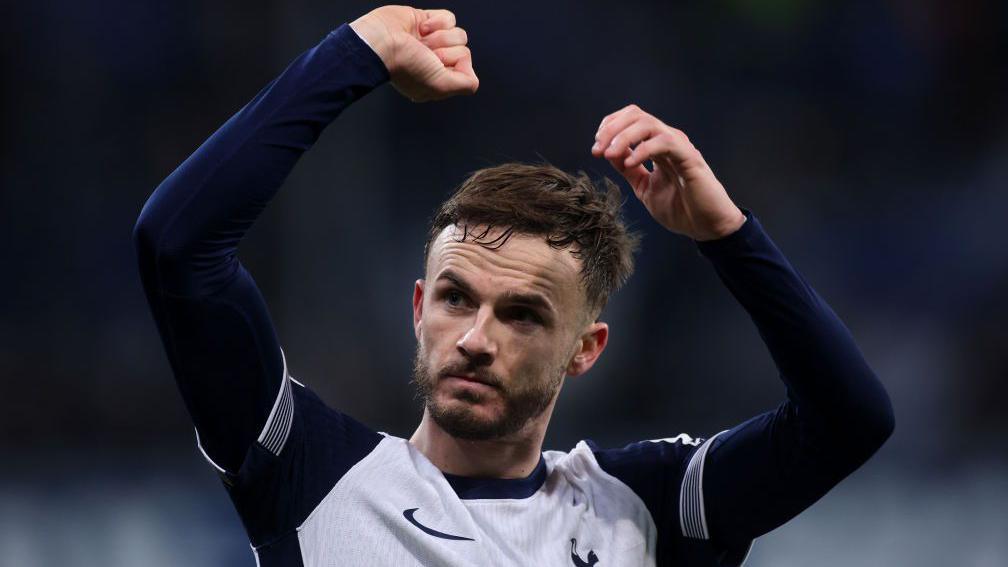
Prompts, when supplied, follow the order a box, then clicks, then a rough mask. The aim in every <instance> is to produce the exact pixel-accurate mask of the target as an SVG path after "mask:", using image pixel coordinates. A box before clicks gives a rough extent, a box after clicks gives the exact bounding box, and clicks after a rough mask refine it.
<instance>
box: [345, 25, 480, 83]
mask: <svg viewBox="0 0 1008 567" xmlns="http://www.w3.org/2000/svg"><path fill="white" fill-rule="evenodd" d="M350 27H352V28H353V29H354V31H356V32H357V33H358V34H359V35H360V36H361V37H362V38H364V40H365V41H367V43H368V45H370V46H371V47H372V49H374V50H375V53H377V54H378V56H379V57H381V60H382V62H383V63H385V67H386V68H387V69H388V71H389V76H390V77H391V79H392V85H393V86H394V87H395V88H396V90H398V91H399V92H400V93H402V94H403V95H405V96H406V97H407V98H409V99H410V100H412V101H414V102H423V101H428V100H439V99H443V98H448V97H450V96H454V95H458V94H472V93H475V92H476V89H477V88H479V79H478V78H477V77H476V72H475V71H473V66H472V54H471V53H470V52H469V48H468V47H466V42H467V41H468V38H467V37H466V32H465V30H464V29H462V28H460V27H456V26H455V14H452V13H451V12H449V11H448V10H417V9H415V8H410V7H409V6H382V7H381V8H376V9H374V10H372V11H370V12H368V13H367V14H365V15H363V16H361V17H360V18H357V19H356V20H354V21H353V22H352V23H351V24H350Z"/></svg>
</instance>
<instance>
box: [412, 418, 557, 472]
mask: <svg viewBox="0 0 1008 567" xmlns="http://www.w3.org/2000/svg"><path fill="white" fill-rule="evenodd" d="M550 410H552V408H549V409H547V411H545V412H543V415H542V416H540V418H538V419H534V420H532V421H530V422H529V423H528V424H527V425H526V426H525V427H524V428H522V429H521V430H520V431H518V432H517V433H515V434H514V435H511V436H508V437H507V438H505V439H493V440H489V441H471V440H468V439H459V438H458V437H453V436H452V435H450V434H448V433H447V432H446V431H445V430H444V429H442V428H441V426H439V425H438V424H437V423H435V421H434V420H433V419H432V418H431V416H430V413H429V412H427V411H426V410H424V415H423V419H422V420H421V421H420V426H419V427H417V430H416V431H415V432H414V433H413V436H412V437H410V440H409V442H410V443H411V444H412V445H413V446H414V447H416V448H417V449H418V450H419V451H420V452H421V453H423V455H424V456H425V457H427V459H428V460H429V461H430V462H432V463H434V466H436V467H437V468H438V469H440V470H441V471H442V472H446V473H449V474H454V475H458V476H468V477H480V478H524V477H526V476H528V475H529V474H531V473H532V471H533V470H535V467H536V465H537V464H539V458H540V456H541V453H542V443H543V438H544V437H545V436H546V425H547V424H548V422H549V415H550V414H551V413H552V411H550Z"/></svg>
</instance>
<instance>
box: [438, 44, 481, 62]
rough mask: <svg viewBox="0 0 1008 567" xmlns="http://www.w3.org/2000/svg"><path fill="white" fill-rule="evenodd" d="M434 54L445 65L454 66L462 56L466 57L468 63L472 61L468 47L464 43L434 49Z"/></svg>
mask: <svg viewBox="0 0 1008 567" xmlns="http://www.w3.org/2000/svg"><path fill="white" fill-rule="evenodd" d="M434 55H437V56H438V59H440V60H441V63H444V65H445V67H454V66H455V65H457V64H458V63H459V62H460V61H462V59H464V58H468V59H469V61H470V63H471V62H472V54H471V52H470V51H469V48H468V47H466V46H464V45H456V46H453V47H442V48H440V49H435V50H434Z"/></svg>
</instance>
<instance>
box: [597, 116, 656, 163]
mask: <svg viewBox="0 0 1008 567" xmlns="http://www.w3.org/2000/svg"><path fill="white" fill-rule="evenodd" d="M656 130H657V129H656V124H655V122H654V120H650V117H649V116H644V117H641V118H638V119H637V121H636V122H632V123H630V124H628V125H627V126H626V128H623V130H621V131H619V132H617V133H616V135H615V136H613V138H612V140H611V141H610V142H609V145H608V146H607V147H606V148H605V150H603V153H604V155H605V157H607V158H610V157H616V156H622V155H626V154H627V153H629V149H630V147H631V146H635V145H638V144H639V143H640V142H643V141H644V140H647V139H648V138H651V137H652V136H654V135H655V134H656V133H657V131H656Z"/></svg>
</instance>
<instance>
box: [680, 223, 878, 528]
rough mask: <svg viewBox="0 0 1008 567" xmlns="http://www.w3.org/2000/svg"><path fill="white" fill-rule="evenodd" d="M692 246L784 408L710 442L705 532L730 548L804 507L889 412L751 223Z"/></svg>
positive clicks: (864, 446)
mask: <svg viewBox="0 0 1008 567" xmlns="http://www.w3.org/2000/svg"><path fill="white" fill-rule="evenodd" d="M746 216H747V218H748V220H747V221H746V222H745V223H744V224H743V225H742V228H741V229H739V230H738V231H736V232H735V233H734V234H732V235H730V236H728V237H726V238H723V239H720V240H715V241H710V242H701V243H698V246H699V248H700V251H701V252H702V253H703V254H704V255H705V256H706V257H707V258H708V259H709V260H710V261H711V263H712V264H713V265H714V268H715V270H717V273H718V276H719V277H720V278H721V280H722V281H723V282H724V284H725V285H726V286H727V287H728V289H729V290H730V291H731V293H732V295H734V296H735V298H736V299H737V300H738V302H739V303H740V304H741V305H742V307H743V308H745V310H746V311H747V312H748V313H749V316H750V317H751V318H752V320H753V322H754V323H755V324H756V328H757V329H758V330H759V334H760V336H761V337H762V338H763V342H765V343H766V345H767V348H768V349H769V350H770V355H771V356H772V357H773V360H774V363H775V364H776V365H777V369H778V370H779V372H780V377H781V380H783V382H784V384H785V386H786V391H787V399H786V400H785V401H784V402H782V403H781V405H780V406H778V407H777V408H776V409H775V410H774V411H771V412H768V413H765V414H763V415H759V416H757V417H754V418H752V419H750V420H749V421H746V422H745V423H743V424H741V425H738V426H736V427H734V428H732V429H731V430H729V431H727V432H725V433H723V434H721V435H719V436H718V437H717V439H715V441H714V443H713V445H712V446H711V448H710V450H709V454H708V455H707V459H706V461H707V462H706V467H705V472H704V475H703V498H704V503H705V506H706V524H707V525H706V533H703V535H707V536H709V537H710V538H711V539H712V540H714V541H719V542H722V543H725V544H732V543H737V542H741V541H748V540H750V539H752V538H754V537H757V536H760V535H763V534H765V533H767V532H769V531H770V530H772V529H774V528H776V527H778V526H780V525H781V524H783V523H785V522H787V521H788V520H790V519H791V518H793V517H795V516H796V515H798V514H799V513H800V512H801V511H803V510H804V509H806V508H807V507H809V506H811V505H812V504H813V503H814V502H815V501H816V500H818V499H819V498H821V497H822V496H823V495H824V494H826V492H828V491H829V490H830V489H831V488H833V487H834V486H835V485H836V484H837V483H838V482H840V481H841V480H842V479H843V478H844V477H846V476H847V475H849V474H850V473H852V472H853V471H854V470H856V469H857V468H858V467H860V466H861V465H862V464H863V463H864V462H865V461H866V460H868V458H869V457H870V456H871V455H872V454H874V453H875V451H877V450H878V449H879V447H881V446H882V444H883V443H884V442H885V440H886V439H888V438H889V436H890V435H891V434H892V431H893V427H894V417H893V410H892V404H891V402H890V400H889V396H888V394H887V393H886V391H885V388H883V386H882V383H881V382H880V381H879V380H878V378H877V377H876V376H875V373H874V372H873V371H872V369H871V368H870V367H869V366H868V363H867V361H865V359H864V356H863V355H862V354H861V351H860V350H859V349H858V347H857V344H856V343H855V342H854V338H853V337H852V336H851V333H850V331H849V330H848V329H847V327H846V326H845V325H844V324H843V322H842V321H841V320H840V318H839V317H837V315H836V314H835V313H834V312H833V310H832V309H830V307H829V305H827V304H826V302H825V301H823V299H822V298H821V297H820V296H819V295H818V294H817V293H816V292H815V291H814V290H813V289H812V287H811V286H810V285H809V284H808V283H807V282H806V281H805V279H804V278H802V276H801V275H799V274H798V272H797V271H796V270H795V269H794V268H793V267H792V266H791V264H790V263H789V262H788V261H787V259H785V258H784V255H783V254H782V253H781V251H780V250H779V249H778V248H777V246H776V245H775V244H774V243H773V241H771V240H770V237H769V236H767V234H766V232H764V231H763V228H762V227H761V226H760V224H759V221H758V220H757V219H756V218H755V217H754V216H752V215H751V214H749V213H747V215H746Z"/></svg>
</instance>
